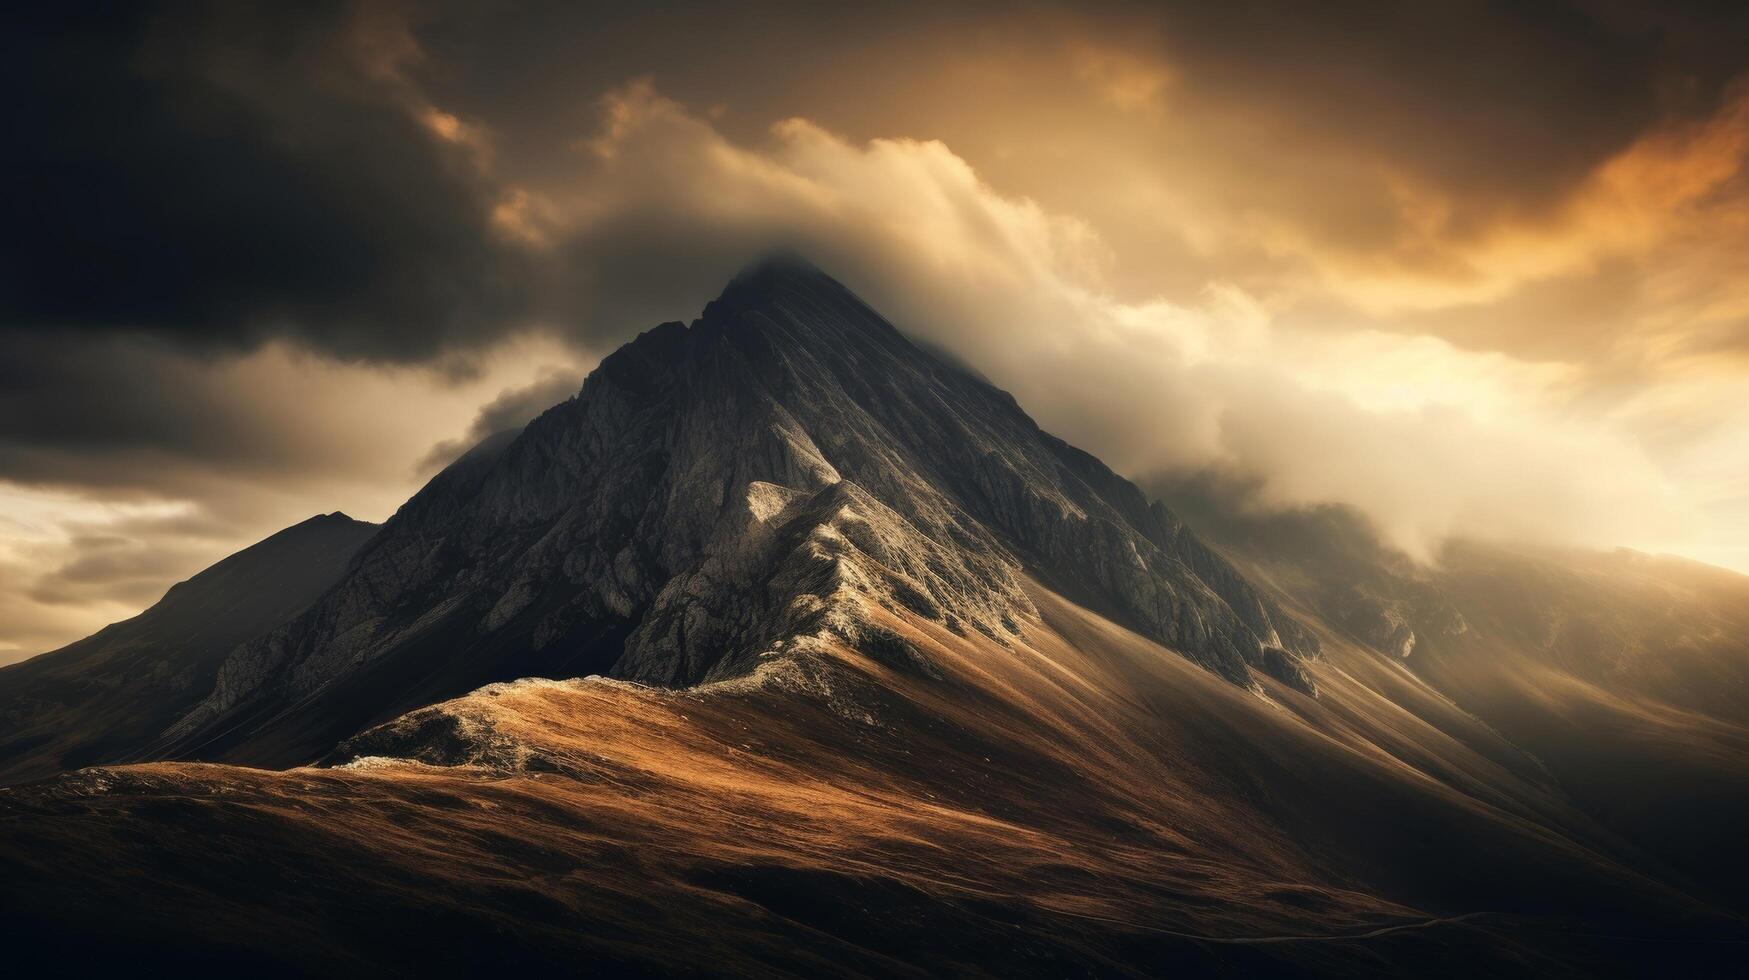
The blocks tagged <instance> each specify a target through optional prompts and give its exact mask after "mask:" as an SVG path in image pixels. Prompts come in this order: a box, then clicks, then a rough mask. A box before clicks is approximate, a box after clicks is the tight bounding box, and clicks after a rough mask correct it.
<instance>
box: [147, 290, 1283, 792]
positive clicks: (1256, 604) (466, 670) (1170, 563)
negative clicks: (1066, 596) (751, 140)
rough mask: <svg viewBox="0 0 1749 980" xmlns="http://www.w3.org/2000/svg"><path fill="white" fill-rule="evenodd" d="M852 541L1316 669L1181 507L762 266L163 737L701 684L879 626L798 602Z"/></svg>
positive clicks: (326, 743) (168, 752)
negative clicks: (1023, 580)
mask: <svg viewBox="0 0 1749 980" xmlns="http://www.w3.org/2000/svg"><path fill="white" fill-rule="evenodd" d="M845 549H851V550H857V551H861V552H864V553H867V554H869V555H871V556H873V558H874V559H875V561H874V565H873V566H872V567H874V568H876V569H877V571H875V572H874V573H873V574H874V575H875V577H876V579H877V580H878V581H876V582H875V583H873V584H872V585H871V588H874V589H875V590H877V591H879V592H880V593H881V594H882V595H883V597H884V599H883V601H885V602H887V603H888V604H889V605H895V606H903V607H905V608H908V609H911V610H913V611H916V612H917V613H918V614H919V615H922V616H924V617H925V618H927V619H931V620H934V621H938V622H941V623H943V624H945V625H946V626H947V627H948V628H949V629H950V630H952V631H955V632H960V633H978V634H981V635H983V636H986V637H988V638H991V639H992V640H995V641H997V642H1007V641H1008V640H1010V639H1012V638H1014V637H1015V636H1017V635H1018V630H1019V628H1020V627H1019V621H1020V619H1022V618H1024V617H1025V616H1026V615H1027V614H1029V612H1030V608H1029V604H1028V600H1027V599H1026V597H1025V595H1024V593H1023V590H1021V588H1020V587H1019V584H1018V581H1019V575H1020V574H1021V573H1022V572H1023V571H1024V572H1028V573H1030V574H1033V575H1037V576H1039V577H1040V578H1042V579H1044V580H1046V581H1048V582H1051V583H1053V584H1054V585H1055V586H1056V587H1057V588H1059V589H1064V590H1067V591H1069V592H1071V593H1072V594H1073V595H1075V596H1076V597H1077V598H1078V599H1079V600H1081V601H1083V602H1086V603H1088V604H1090V605H1091V606H1093V607H1094V608H1097V609H1100V610H1102V611H1104V612H1106V613H1108V614H1110V615H1112V616H1115V617H1117V618H1118V619H1119V620H1121V621H1123V622H1126V623H1129V624H1131V625H1133V626H1135V627H1136V628H1137V629H1138V630H1140V631H1141V632H1143V633H1144V634H1146V635H1148V636H1151V637H1153V638H1155V639H1158V640H1161V641H1163V642H1166V643H1168V644H1170V645H1171V646H1172V647H1173V648H1174V649H1177V650H1179V651H1181V652H1182V653H1183V654H1184V655H1185V656H1187V657H1189V658H1191V659H1192V660H1194V661H1195V662H1197V663H1199V664H1201V665H1203V666H1204V667H1206V668H1207V669H1208V670H1210V671H1212V672H1214V673H1216V674H1218V675H1219V676H1221V677H1224V678H1226V679H1227V680H1229V681H1231V682H1233V683H1236V684H1240V685H1251V684H1253V683H1254V681H1253V680H1252V671H1253V670H1256V671H1259V672H1261V673H1263V674H1266V675H1270V676H1274V677H1277V678H1279V679H1282V680H1285V681H1286V682H1288V683H1290V684H1293V685H1297V686H1300V687H1302V688H1305V689H1308V690H1309V680H1308V677H1307V675H1306V674H1305V673H1304V670H1303V669H1302V667H1301V660H1302V658H1303V657H1305V656H1309V655H1312V654H1314V653H1315V652H1316V643H1315V641H1314V640H1313V639H1312V638H1311V636H1310V634H1308V633H1306V632H1305V631H1303V630H1302V629H1300V628H1299V626H1298V624H1296V623H1294V622H1293V621H1292V620H1291V619H1289V618H1288V617H1285V616H1283V615H1281V614H1280V613H1279V611H1277V610H1275V609H1274V608H1273V607H1271V606H1270V604H1269V603H1268V602H1267V601H1266V600H1264V599H1262V598H1261V597H1260V596H1259V595H1258V594H1257V593H1256V592H1255V591H1254V590H1252V589H1251V588H1250V586H1249V585H1247V584H1246V583H1245V581H1244V580H1243V578H1242V577H1240V576H1239V575H1238V574H1237V573H1236V572H1234V571H1233V569H1232V568H1231V566H1229V565H1228V564H1227V563H1226V562H1225V561H1224V560H1222V559H1220V558H1218V557H1216V556H1215V555H1214V554H1213V553H1212V552H1210V551H1208V550H1207V549H1205V548H1203V547H1202V545H1201V544H1200V543H1198V542H1197V541H1196V540H1195V539H1194V537H1193V536H1192V535H1191V534H1190V533H1189V532H1188V531H1187V530H1185V528H1184V527H1183V525H1181V524H1180V523H1179V522H1178V521H1177V520H1176V519H1174V518H1173V517H1172V515H1171V514H1170V513H1168V512H1166V511H1165V510H1164V508H1161V507H1159V506H1157V505H1156V506H1153V507H1150V506H1149V505H1148V503H1147V501H1146V500H1145V499H1144V498H1143V496H1142V495H1141V493H1140V492H1139V491H1138V490H1137V489H1136V488H1135V487H1134V486H1132V485H1131V484H1129V483H1128V482H1126V481H1124V480H1123V479H1121V478H1119V477H1118V476H1116V475H1115V474H1113V473H1112V472H1111V471H1110V470H1109V469H1107V468H1106V467H1105V466H1104V465H1102V464H1100V463H1099V462H1098V461H1097V460H1095V459H1093V458H1092V457H1091V456H1088V455H1087V454H1085V453H1082V452H1080V451H1078V450H1075V449H1073V448H1071V447H1069V446H1067V445H1065V444H1063V443H1062V442H1060V441H1059V440H1057V439H1054V438H1052V437H1051V436H1049V435H1047V434H1046V433H1044V432H1041V431H1040V430H1039V428H1038V426H1037V425H1035V424H1034V423H1033V421H1032V420H1031V419H1030V418H1028V417H1027V416H1026V414H1025V413H1024V412H1022V411H1021V410H1020V408H1019V406H1017V405H1016V404H1015V403H1014V400H1013V399H1012V398H1010V397H1009V396H1008V395H1007V394H1005V393H1003V392H1001V391H999V390H997V389H995V388H993V387H991V386H990V385H988V384H987V383H985V382H982V381H980V380H978V379H976V378H974V377H973V376H971V375H970V374H967V373H966V372H964V371H961V370H958V369H955V368H951V367H948V366H946V365H944V364H943V363H942V362H940V361H939V360H937V359H936V358H934V357H933V356H931V355H929V354H927V353H925V352H923V351H921V350H920V349H918V348H917V347H915V346H914V345H912V344H911V343H910V342H909V341H907V340H906V339H905V338H904V337H903V336H902V335H901V334H900V333H899V332H898V331H897V330H895V329H894V328H893V327H892V326H891V325H889V324H888V323H887V322H886V321H884V320H882V319H881V318H880V317H879V315H877V314H876V313H875V312H874V311H872V310H870V309H869V308H868V307H867V306H866V305H864V304H863V303H862V302H861V301H860V300H858V299H857V298H856V297H855V296H853V295H851V294H850V293H849V292H848V291H846V290H845V289H844V287H842V286H840V285H839V284H838V283H836V282H834V281H833V280H832V279H830V278H828V277H827V276H825V275H823V274H822V273H820V272H819V271H818V270H815V269H813V268H812V267H810V266H806V265H804V264H800V263H797V262H791V261H774V262H768V263H766V264H763V265H761V266H758V267H756V268H754V269H752V270H750V271H748V272H746V273H743V274H742V275H741V276H740V277H738V278H737V279H736V280H735V281H734V282H733V283H731V284H730V286H729V287H728V289H727V290H726V291H725V292H724V293H723V295H722V296H721V297H720V298H719V299H717V300H716V301H715V302H713V303H711V304H710V306H709V307H708V308H707V309H706V310H705V312H704V315H703V317H702V318H700V319H699V320H698V321H697V322H696V323H694V324H693V325H692V326H691V327H687V326H684V325H682V324H679V323H669V324H664V325H662V326H660V327H657V328H656V329H654V330H651V331H649V332H648V333H645V334H643V335H642V336H640V337H639V338H638V339H637V340H635V341H633V342H632V343H630V344H627V345H626V346H625V347H624V348H622V349H621V350H619V351H618V352H616V353H615V354H613V355H612V356H610V357H608V358H607V359H606V360H604V361H603V362H602V364H601V365H600V367H599V368H598V369H597V370H596V371H595V372H594V373H592V374H591V375H590V377H589V379H588V380H587V381H586V382H585V384H584V386H583V390H582V392H581V393H580V394H579V395H578V396H577V397H576V398H574V399H572V400H570V401H568V402H566V403H564V404H562V405H560V406H558V407H556V408H554V409H552V410H551V411H549V412H547V413H546V414H545V415H543V416H541V417H540V418H538V419H536V420H535V421H534V422H533V423H531V424H530V425H529V426H528V427H527V428H526V429H525V430H523V431H522V432H521V433H520V434H518V435H516V436H514V438H512V439H510V441H508V443H507V444H504V445H502V446H494V447H493V449H492V452H490V453H486V454H484V455H482V456H481V458H479V459H478V460H477V461H475V462H473V463H470V464H468V465H464V466H458V467H456V468H452V471H451V472H448V473H446V474H444V475H442V476H440V477H439V478H438V479H436V480H434V481H433V483H432V485H431V486H429V487H427V488H426V489H425V490H423V491H421V493H420V494H419V495H417V496H415V497H414V498H413V499H412V500H411V501H409V502H408V503H407V504H406V506H404V507H403V508H402V509H401V510H400V512H399V513H397V514H396V515H395V516H394V517H393V518H392V519H390V520H389V522H388V523H387V524H386V525H385V526H384V529H383V533H382V534H381V535H379V536H378V537H377V538H376V539H375V540H373V541H372V542H371V544H370V545H369V546H368V547H367V548H366V549H365V550H364V551H363V552H362V553H361V555H360V556H359V560H358V562H357V564H356V566H355V567H354V568H353V569H352V571H351V572H350V573H349V574H348V575H347V577H346V579H345V580H344V581H343V582H341V583H340V584H339V585H338V586H337V587H336V588H335V589H334V590H333V591H332V592H331V593H330V594H328V595H327V596H326V597H325V598H324V599H323V600H322V601H321V602H320V603H318V604H317V605H315V606H314V607H312V608H311V609H310V610H309V611H307V612H305V613H304V614H303V615H301V616H299V617H298V618H297V619H295V620H293V621H292V622H290V623H287V624H286V625H285V626H283V627H281V628H280V629H278V630H275V631H274V632H273V633H272V634H270V635H268V636H264V637H261V638H260V639H258V640H255V641H253V642H251V643H249V644H247V645H245V646H244V647H243V648H242V649H240V650H238V651H237V652H236V653H235V654H234V655H232V656H231V657H230V658H229V659H228V660H227V661H226V663H225V664H224V666H223V668H222V669H221V670H220V672H219V676H218V683H217V686H216V688H215V689H214V690H213V692H212V693H211V695H210V696H208V697H207V698H205V699H204V700H203V701H202V702H201V703H200V704H199V705H198V706H196V707H195V709H194V710H193V711H191V712H190V713H189V714H188V715H187V716H186V717H185V718H184V719H182V720H181V721H180V722H178V723H177V725H176V726H175V728H174V729H173V731H172V733H171V738H169V739H167V740H166V741H165V742H163V743H160V744H159V745H158V746H156V747H154V748H153V749H152V752H153V754H154V755H155V756H157V757H161V758H180V757H189V756H195V757H200V758H214V759H222V760H225V761H235V762H244V763H253V764H272V765H291V764H296V763H300V762H307V761H310V760H311V759H314V758H317V757H318V756H320V755H321V754H322V753H324V752H326V751H327V750H328V749H330V748H331V747H332V746H333V745H334V744H335V743H336V742H337V741H339V740H340V739H341V738H344V737H345V736H347V735H350V734H352V733H353V732H355V731H357V730H358V729H360V728H361V727H363V726H365V725H367V724H370V723H373V722H377V721H382V720H386V719H388V718H390V717H393V716H394V715H396V714H399V713H401V712H403V711H406V710H409V709H411V708H415V707H418V706H419V705H421V704H428V703H431V702H432V701H435V700H440V699H442V698H445V697H453V696H455V695H457V694H461V693H463V692H465V691H467V690H470V689H472V688H473V687H476V686H478V685H480V684H483V683H486V682H489V681H494V680H505V679H510V678H514V677H522V676H549V677H553V676H557V677H562V676H575V675H578V674H586V673H604V674H611V675H612V676H616V677H623V678H628V679H634V680H639V681H645V682H649V683H656V684H664V685H686V684H693V683H697V682H699V681H704V680H716V679H722V678H725V677H732V676H736V675H740V674H745V673H746V672H747V671H749V670H751V669H752V668H753V666H754V665H755V664H756V663H757V662H758V661H759V659H760V658H761V657H763V656H766V655H769V654H771V653H773V652H774V651H776V650H778V649H780V648H782V646H783V645H784V644H785V643H786V642H789V641H790V640H791V639H793V638H795V637H800V636H805V635H809V634H812V633H814V632H816V631H817V630H818V629H819V628H821V626H822V625H830V626H832V628H833V629H834V630H835V631H836V632H837V633H838V635H840V636H841V637H843V638H845V639H847V640H850V641H851V642H853V643H854V644H856V645H858V646H859V647H863V648H867V649H870V650H873V649H876V648H879V647H881V646H882V641H881V639H880V638H879V637H875V636H870V637H863V636H860V635H858V630H859V629H860V626H859V623H858V621H857V620H856V618H855V617H854V616H851V615H847V613H846V610H844V609H842V608H839V607H836V606H834V605H833V604H832V603H830V602H825V603H821V602H817V601H814V600H813V599H811V598H809V597H810V596H816V595H818V594H819V593H820V591H821V581H822V580H823V579H824V580H830V579H832V578H833V577H834V576H838V575H840V574H842V572H843V570H842V568H840V567H839V565H840V564H841V562H840V560H839V559H838V558H837V557H835V556H837V555H838V554H839V552H841V551H843V550H845ZM895 655H902V654H895Z"/></svg>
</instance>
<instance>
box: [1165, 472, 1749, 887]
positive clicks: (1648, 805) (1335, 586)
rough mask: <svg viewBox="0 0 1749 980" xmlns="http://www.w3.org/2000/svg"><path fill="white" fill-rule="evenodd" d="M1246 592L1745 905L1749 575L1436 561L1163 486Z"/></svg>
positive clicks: (1505, 554) (1620, 555) (1452, 554)
mask: <svg viewBox="0 0 1749 980" xmlns="http://www.w3.org/2000/svg"><path fill="white" fill-rule="evenodd" d="M1159 489H1161V490H1162V491H1163V492H1166V493H1168V494H1169V495H1171V496H1172V497H1173V499H1174V500H1176V501H1178V502H1179V503H1180V504H1181V505H1182V506H1183V507H1184V508H1185V509H1186V512H1187V513H1188V514H1189V515H1190V519H1191V520H1193V521H1194V522H1195V523H1196V525H1197V526H1198V527H1199V528H1202V529H1203V530H1204V531H1205V532H1207V533H1208V534H1209V535H1210V536H1211V537H1212V539H1213V540H1215V541H1216V542H1218V543H1219V545H1220V547H1221V549H1222V551H1223V553H1225V554H1227V555H1230V556H1231V557H1233V559H1234V560H1235V561H1236V562H1237V564H1238V565H1239V567H1241V568H1243V569H1245V571H1246V573H1247V574H1248V575H1249V576H1251V577H1252V579H1253V580H1255V581H1258V582H1261V583H1267V586H1266V588H1267V589H1268V590H1270V591H1273V592H1275V593H1276V594H1278V595H1281V596H1289V595H1291V596H1293V597H1294V598H1293V599H1292V600H1291V604H1292V605H1293V606H1295V607H1297V608H1298V609H1299V610H1300V612H1301V613H1302V614H1303V615H1307V616H1310V617H1315V618H1317V619H1318V620H1320V621H1322V622H1327V623H1329V624H1331V626H1332V628H1334V629H1336V630H1339V631H1341V632H1343V633H1345V634H1347V636H1348V637H1350V638H1351V639H1353V640H1355V641H1356V642H1359V643H1363V644H1366V645H1367V646H1370V647H1372V648H1374V649H1377V650H1379V651H1381V652H1383V653H1386V654H1389V655H1390V656H1391V657H1393V658H1394V659H1396V660H1397V661H1398V663H1399V665H1400V666H1401V668H1402V669H1403V670H1404V671H1405V672H1407V673H1408V674H1409V675H1411V676H1413V677H1414V678H1415V679H1416V681H1417V682H1418V683H1422V684H1425V685H1427V686H1428V687H1430V688H1431V689H1433V690H1436V691H1438V692H1439V693H1440V694H1441V695H1442V696H1443V697H1447V698H1449V699H1451V700H1452V702H1453V703H1455V704H1457V705H1459V706H1461V707H1462V708H1463V709H1464V710H1465V711H1466V712H1469V713H1472V714H1473V715H1474V716H1475V717H1477V718H1478V719H1480V720H1482V721H1484V722H1486V723H1487V724H1488V725H1489V726H1490V727H1491V728H1493V729H1495V730H1496V731H1498V732H1500V733H1501V734H1502V735H1503V736H1504V737H1505V738H1507V739H1509V740H1510V741H1511V742H1512V744H1514V745H1515V746H1518V747H1519V748H1521V749H1522V750H1524V751H1525V752H1527V753H1530V754H1532V755H1533V756H1534V758H1535V759H1536V760H1537V761H1538V764H1539V765H1541V766H1543V767H1544V768H1546V769H1547V770H1548V771H1549V772H1550V774H1551V776H1552V778H1554V779H1555V780H1557V781H1558V783H1559V785H1560V787H1561V788H1562V790H1563V792H1564V793H1565V794H1566V795H1567V796H1568V797H1569V798H1570V799H1571V800H1572V801H1573V802H1574V803H1575V805H1577V806H1579V807H1581V808H1583V809H1584V810H1585V811H1586V812H1588V813H1589V814H1591V815H1592V816H1594V817H1596V818H1597V819H1598V820H1599V821H1600V822H1601V823H1603V824H1604V825H1606V826H1608V827H1610V828H1611V829H1612V830H1613V831H1615V832H1616V833H1618V834H1620V835H1621V836H1622V837H1624V838H1625V839H1627V840H1631V841H1634V842H1635V843H1636V845H1637V846H1639V847H1641V848H1644V849H1645V850H1647V851H1649V852H1651V853H1653V854H1656V855H1657V856H1658V857H1659V858H1660V859H1662V860H1664V861H1667V862H1669V864H1670V865H1671V866H1672V867H1673V868H1674V869H1679V871H1680V873H1681V874H1683V875H1684V876H1686V877H1687V879H1688V880H1689V881H1690V882H1691V883H1694V884H1695V885H1697V886H1699V887H1701V888H1703V889H1704V890H1709V891H1711V892H1713V893H1714V895H1715V897H1716V898H1718V899H1720V900H1723V901H1726V902H1729V903H1731V904H1734V905H1737V906H1739V907H1741V906H1742V905H1744V904H1749V884H1746V882H1749V841H1745V840H1744V838H1743V834H1742V823H1741V820H1742V817H1743V816H1744V815H1745V814H1749V578H1745V577H1744V576H1742V575H1738V574H1735V573H1733V572H1728V571H1724V570H1722V569H1718V568H1712V567H1709V566H1706V565H1702V564H1699V563H1697V562H1691V561H1686V560H1683V559H1680V558H1672V557H1660V556H1651V555H1643V554H1638V553H1635V552H1631V551H1627V550H1619V551H1616V552H1613V553H1596V552H1583V551H1572V550H1556V549H1550V548H1540V549H1539V548H1524V547H1516V548H1515V547H1510V546H1507V545H1503V544H1499V543H1486V542H1480V541H1458V542H1454V543H1453V544H1451V545H1449V546H1447V548H1446V549H1445V553H1444V554H1443V555H1441V556H1440V560H1439V561H1438V562H1437V563H1436V564H1433V565H1421V564H1418V563H1416V562H1412V561H1410V560H1408V559H1407V558H1405V557H1404V556H1402V555H1400V554H1397V553H1395V552H1393V551H1391V550H1390V549H1388V548H1386V547H1384V546H1382V545H1381V544H1379V543H1378V541H1377V539H1376V538H1375V537H1374V535H1373V534H1372V533H1371V531H1370V530H1369V529H1368V528H1367V527H1366V526H1365V525H1364V523H1363V522H1361V521H1360V520H1359V519H1358V518H1357V517H1356V516H1355V515H1353V514H1351V513H1345V512H1343V511H1341V510H1340V509H1336V508H1322V509H1319V510H1316V511H1309V512H1300V513H1288V514H1279V513H1278V514H1268V515H1261V514H1258V513H1256V512H1247V511H1245V510H1243V509H1241V508H1234V507H1232V506H1230V505H1229V504H1227V503H1225V501H1227V500H1230V499H1232V496H1233V494H1232V491H1231V490H1230V489H1229V490H1228V491H1226V492H1219V491H1217V492H1210V490H1211V488H1209V487H1207V486H1201V487H1198V486H1162V487H1160V488H1159Z"/></svg>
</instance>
